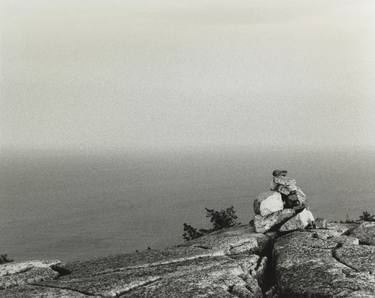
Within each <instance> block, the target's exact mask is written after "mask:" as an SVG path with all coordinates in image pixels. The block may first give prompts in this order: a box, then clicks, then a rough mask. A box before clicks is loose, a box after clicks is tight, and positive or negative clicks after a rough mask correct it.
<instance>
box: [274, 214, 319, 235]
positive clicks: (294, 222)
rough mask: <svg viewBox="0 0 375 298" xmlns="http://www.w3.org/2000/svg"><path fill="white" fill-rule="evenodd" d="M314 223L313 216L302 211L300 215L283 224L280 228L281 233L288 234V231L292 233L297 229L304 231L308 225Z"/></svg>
mask: <svg viewBox="0 0 375 298" xmlns="http://www.w3.org/2000/svg"><path fill="white" fill-rule="evenodd" d="M313 223H314V216H313V215H312V213H311V212H310V211H309V210H307V209H304V210H303V211H301V212H300V213H298V214H297V215H296V216H294V217H292V218H291V219H289V220H288V221H287V222H286V223H285V224H283V225H282V226H281V228H280V231H281V232H288V231H294V230H299V229H304V228H306V227H307V226H308V225H310V224H313Z"/></svg>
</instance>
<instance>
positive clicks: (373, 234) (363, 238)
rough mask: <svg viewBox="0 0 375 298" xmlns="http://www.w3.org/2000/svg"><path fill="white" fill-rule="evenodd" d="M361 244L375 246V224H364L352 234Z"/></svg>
mask: <svg viewBox="0 0 375 298" xmlns="http://www.w3.org/2000/svg"><path fill="white" fill-rule="evenodd" d="M351 235H352V236H354V237H356V238H358V239H359V241H360V243H363V244H369V245H375V222H367V221H365V222H363V223H361V224H360V225H359V226H358V227H357V228H356V229H354V230H353V231H352V232H351Z"/></svg>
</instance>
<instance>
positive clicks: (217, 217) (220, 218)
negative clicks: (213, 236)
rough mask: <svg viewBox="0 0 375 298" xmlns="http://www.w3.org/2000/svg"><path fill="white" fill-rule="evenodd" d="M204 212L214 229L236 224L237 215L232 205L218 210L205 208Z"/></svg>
mask: <svg viewBox="0 0 375 298" xmlns="http://www.w3.org/2000/svg"><path fill="white" fill-rule="evenodd" d="M206 212H207V214H206V217H209V218H210V221H211V223H212V225H213V229H214V230H220V229H223V228H229V227H233V226H234V225H236V224H237V218H238V217H237V215H236V211H235V210H234V207H233V206H231V207H229V208H227V209H225V210H224V209H223V210H220V211H216V210H214V209H208V208H206Z"/></svg>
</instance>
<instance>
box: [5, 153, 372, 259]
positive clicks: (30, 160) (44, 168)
mask: <svg viewBox="0 0 375 298" xmlns="http://www.w3.org/2000/svg"><path fill="white" fill-rule="evenodd" d="M275 168H282V169H287V170H288V171H289V175H290V176H292V177H295V178H296V179H297V183H298V185H299V186H300V187H301V188H302V189H303V191H304V192H305V193H306V194H307V197H308V200H309V203H310V206H311V208H310V209H311V210H312V212H313V213H314V215H315V216H316V217H324V218H328V219H333V220H345V219H346V218H358V216H359V215H360V214H361V212H362V211H363V210H368V211H370V212H374V213H375V190H374V186H375V183H374V177H375V152H245V151H240V152H235V151H233V152H231V151H223V152H219V151H215V152H203V153H176V152H174V153H168V154H167V153H152V154H151V153H148V154H146V153H144V154H134V153H133V154H132V153H123V154H121V153H116V154H114V153H111V154H109V153H108V154H96V155H93V154H91V155H84V154H73V153H70V154H65V153H44V154H41V153H40V154H37V153H32V154H20V153H18V154H10V153H3V154H2V155H1V157H0V204H1V205H0V206H1V208H0V235H1V240H0V253H7V254H8V255H9V256H10V257H11V258H13V259H15V260H26V259H43V258H58V259H61V260H63V261H71V260H77V259H81V260H85V259H89V258H95V257H100V256H105V255H110V254H119V253H128V252H134V251H136V250H144V249H147V248H148V247H150V248H163V247H166V246H168V245H173V244H177V243H181V242H182V241H183V239H182V232H183V231H182V227H183V223H185V222H186V223H189V224H191V225H193V226H195V227H208V226H209V222H208V220H207V218H206V217H205V211H204V208H205V207H208V208H214V209H222V208H226V207H229V206H232V205H233V206H234V208H235V210H236V211H237V214H238V216H239V221H241V222H242V223H248V222H249V221H250V220H251V219H252V217H253V210H252V209H253V208H252V204H253V199H254V198H255V197H256V195H257V194H258V193H260V192H262V191H266V190H268V188H269V183H270V179H271V172H272V170H273V169H275Z"/></svg>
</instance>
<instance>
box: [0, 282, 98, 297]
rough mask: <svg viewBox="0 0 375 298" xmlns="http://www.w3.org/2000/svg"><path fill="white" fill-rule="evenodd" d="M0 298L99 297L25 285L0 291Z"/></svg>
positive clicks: (66, 290)
mask: <svg viewBox="0 0 375 298" xmlns="http://www.w3.org/2000/svg"><path fill="white" fill-rule="evenodd" d="M0 295H1V298H41V297H45V298H72V297H74V298H88V297H90V298H101V297H100V296H88V295H85V294H83V293H80V292H76V291H72V290H69V289H60V288H51V287H42V286H34V285H25V286H19V287H13V288H8V289H5V290H2V291H0Z"/></svg>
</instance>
